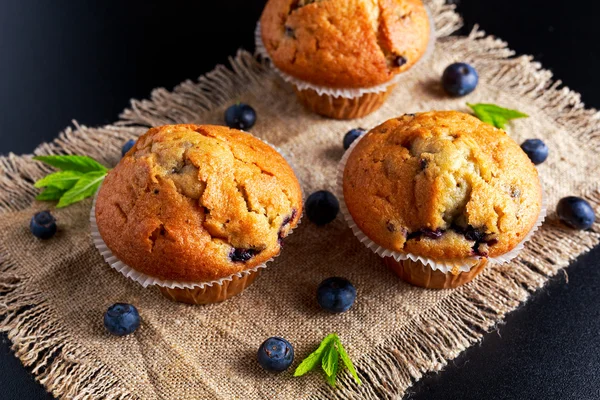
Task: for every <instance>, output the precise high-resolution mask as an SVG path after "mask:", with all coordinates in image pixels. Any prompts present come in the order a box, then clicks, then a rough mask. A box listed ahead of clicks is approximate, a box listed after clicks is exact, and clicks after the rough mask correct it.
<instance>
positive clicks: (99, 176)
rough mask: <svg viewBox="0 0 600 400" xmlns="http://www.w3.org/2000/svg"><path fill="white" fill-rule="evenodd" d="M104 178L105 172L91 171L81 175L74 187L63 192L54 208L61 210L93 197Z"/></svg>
mask: <svg viewBox="0 0 600 400" xmlns="http://www.w3.org/2000/svg"><path fill="white" fill-rule="evenodd" d="M105 176H106V171H92V172H88V173H87V174H85V175H83V176H82V177H81V178H79V180H78V181H77V183H76V184H75V186H73V187H72V188H71V189H69V190H67V191H66V192H65V194H64V195H63V196H62V197H61V198H60V200H59V202H58V204H57V206H56V207H57V208H63V207H66V206H68V205H70V204H73V203H77V202H78V201H81V200H83V199H85V198H88V197H90V196H93V195H94V194H95V193H96V191H97V190H98V188H99V187H100V185H101V184H102V180H103V179H104V177H105Z"/></svg>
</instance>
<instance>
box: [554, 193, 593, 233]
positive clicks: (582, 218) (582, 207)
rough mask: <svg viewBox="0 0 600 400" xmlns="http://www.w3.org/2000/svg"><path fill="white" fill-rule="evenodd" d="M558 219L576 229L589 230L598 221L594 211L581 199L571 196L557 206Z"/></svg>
mask: <svg viewBox="0 0 600 400" xmlns="http://www.w3.org/2000/svg"><path fill="white" fill-rule="evenodd" d="M556 213H557V214H558V218H560V220H561V221H562V222H563V223H564V224H565V225H568V226H570V227H571V228H574V229H580V230H584V229H588V228H590V227H591V226H592V224H593V223H594V221H595V220H596V215H595V214H594V209H593V208H592V206H591V205H590V203H588V202H587V201H585V200H584V199H582V198H581V197H575V196H569V197H565V198H563V199H561V200H560V201H559V202H558V205H557V206H556Z"/></svg>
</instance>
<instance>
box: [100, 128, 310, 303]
mask: <svg viewBox="0 0 600 400" xmlns="http://www.w3.org/2000/svg"><path fill="white" fill-rule="evenodd" d="M301 213H302V195H301V189H300V186H299V183H298V181H297V179H296V177H295V175H294V172H293V170H292V168H291V167H290V166H289V165H288V163H287V162H286V160H285V159H284V158H283V157H282V156H281V155H280V154H279V153H278V152H277V151H275V150H274V149H273V148H271V147H270V146H269V145H267V144H265V143H264V142H262V141H261V140H259V139H257V138H255V137H253V136H252V135H250V134H248V133H244V132H241V131H237V130H233V129H229V128H226V127H221V126H208V125H167V126H162V127H157V128H152V129H150V130H149V131H148V132H147V133H146V134H145V135H143V136H142V137H140V138H139V140H138V141H137V143H136V144H135V146H134V147H133V148H132V149H131V150H130V151H129V152H127V154H126V155H125V156H124V157H123V159H122V160H121V161H120V162H119V164H118V165H117V166H116V167H115V168H114V169H113V170H112V171H110V173H109V174H108V176H107V177H106V179H105V181H104V183H103V184H102V187H101V188H100V191H99V193H98V198H97V201H96V221H97V226H98V230H99V232H100V235H101V237H102V239H103V240H104V242H105V243H106V245H107V246H108V248H109V249H110V250H111V251H112V253H113V254H114V255H115V256H116V257H117V258H118V259H119V260H120V261H122V262H123V263H125V264H126V265H128V266H129V267H130V268H132V269H134V270H135V271H137V272H140V273H143V274H146V275H148V276H150V277H153V278H158V279H161V280H166V281H177V282H185V283H203V282H210V281H215V280H220V279H222V278H226V277H229V276H231V275H233V274H237V273H239V272H242V271H245V270H250V269H253V268H255V267H257V266H259V265H261V264H263V263H265V262H266V261H268V260H270V259H271V258H273V257H275V256H276V255H277V254H278V253H279V251H280V250H281V246H282V240H283V238H285V237H286V236H287V234H288V233H289V232H290V230H291V229H292V228H294V227H295V226H296V224H297V223H298V220H299V218H300V215H301ZM255 276H256V273H252V274H249V275H244V278H243V279H242V278H235V277H234V279H233V280H231V281H224V282H223V284H222V285H214V284H213V285H212V286H206V287H204V288H203V289H199V288H198V289H196V290H194V289H168V288H164V287H163V288H161V290H162V291H163V294H166V295H167V296H169V297H171V298H173V299H175V300H180V301H187V302H193V303H206V302H214V301H220V300H224V299H225V298H227V297H230V296H232V295H234V294H237V293H239V292H240V291H241V290H243V289H244V287H245V286H246V285H247V284H249V283H251V281H252V280H253V279H254V277H255Z"/></svg>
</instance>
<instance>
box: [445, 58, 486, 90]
mask: <svg viewBox="0 0 600 400" xmlns="http://www.w3.org/2000/svg"><path fill="white" fill-rule="evenodd" d="M477 82H479V75H478V74H477V71H476V70H475V68H473V67H471V66H470V65H469V64H465V63H455V64H451V65H449V66H448V67H447V68H446V69H445V70H444V74H443V75H442V85H443V86H444V90H445V91H446V92H447V93H448V94H450V95H452V96H466V95H468V94H469V93H471V92H472V91H473V90H475V88H476V87H477Z"/></svg>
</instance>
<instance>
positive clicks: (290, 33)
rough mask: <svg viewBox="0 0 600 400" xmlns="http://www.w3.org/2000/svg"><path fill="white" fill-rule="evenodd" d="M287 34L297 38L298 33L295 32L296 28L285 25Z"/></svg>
mask: <svg viewBox="0 0 600 400" xmlns="http://www.w3.org/2000/svg"><path fill="white" fill-rule="evenodd" d="M285 36H287V37H290V38H293V39H296V33H295V32H294V29H293V28H292V27H290V26H286V27H285Z"/></svg>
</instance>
